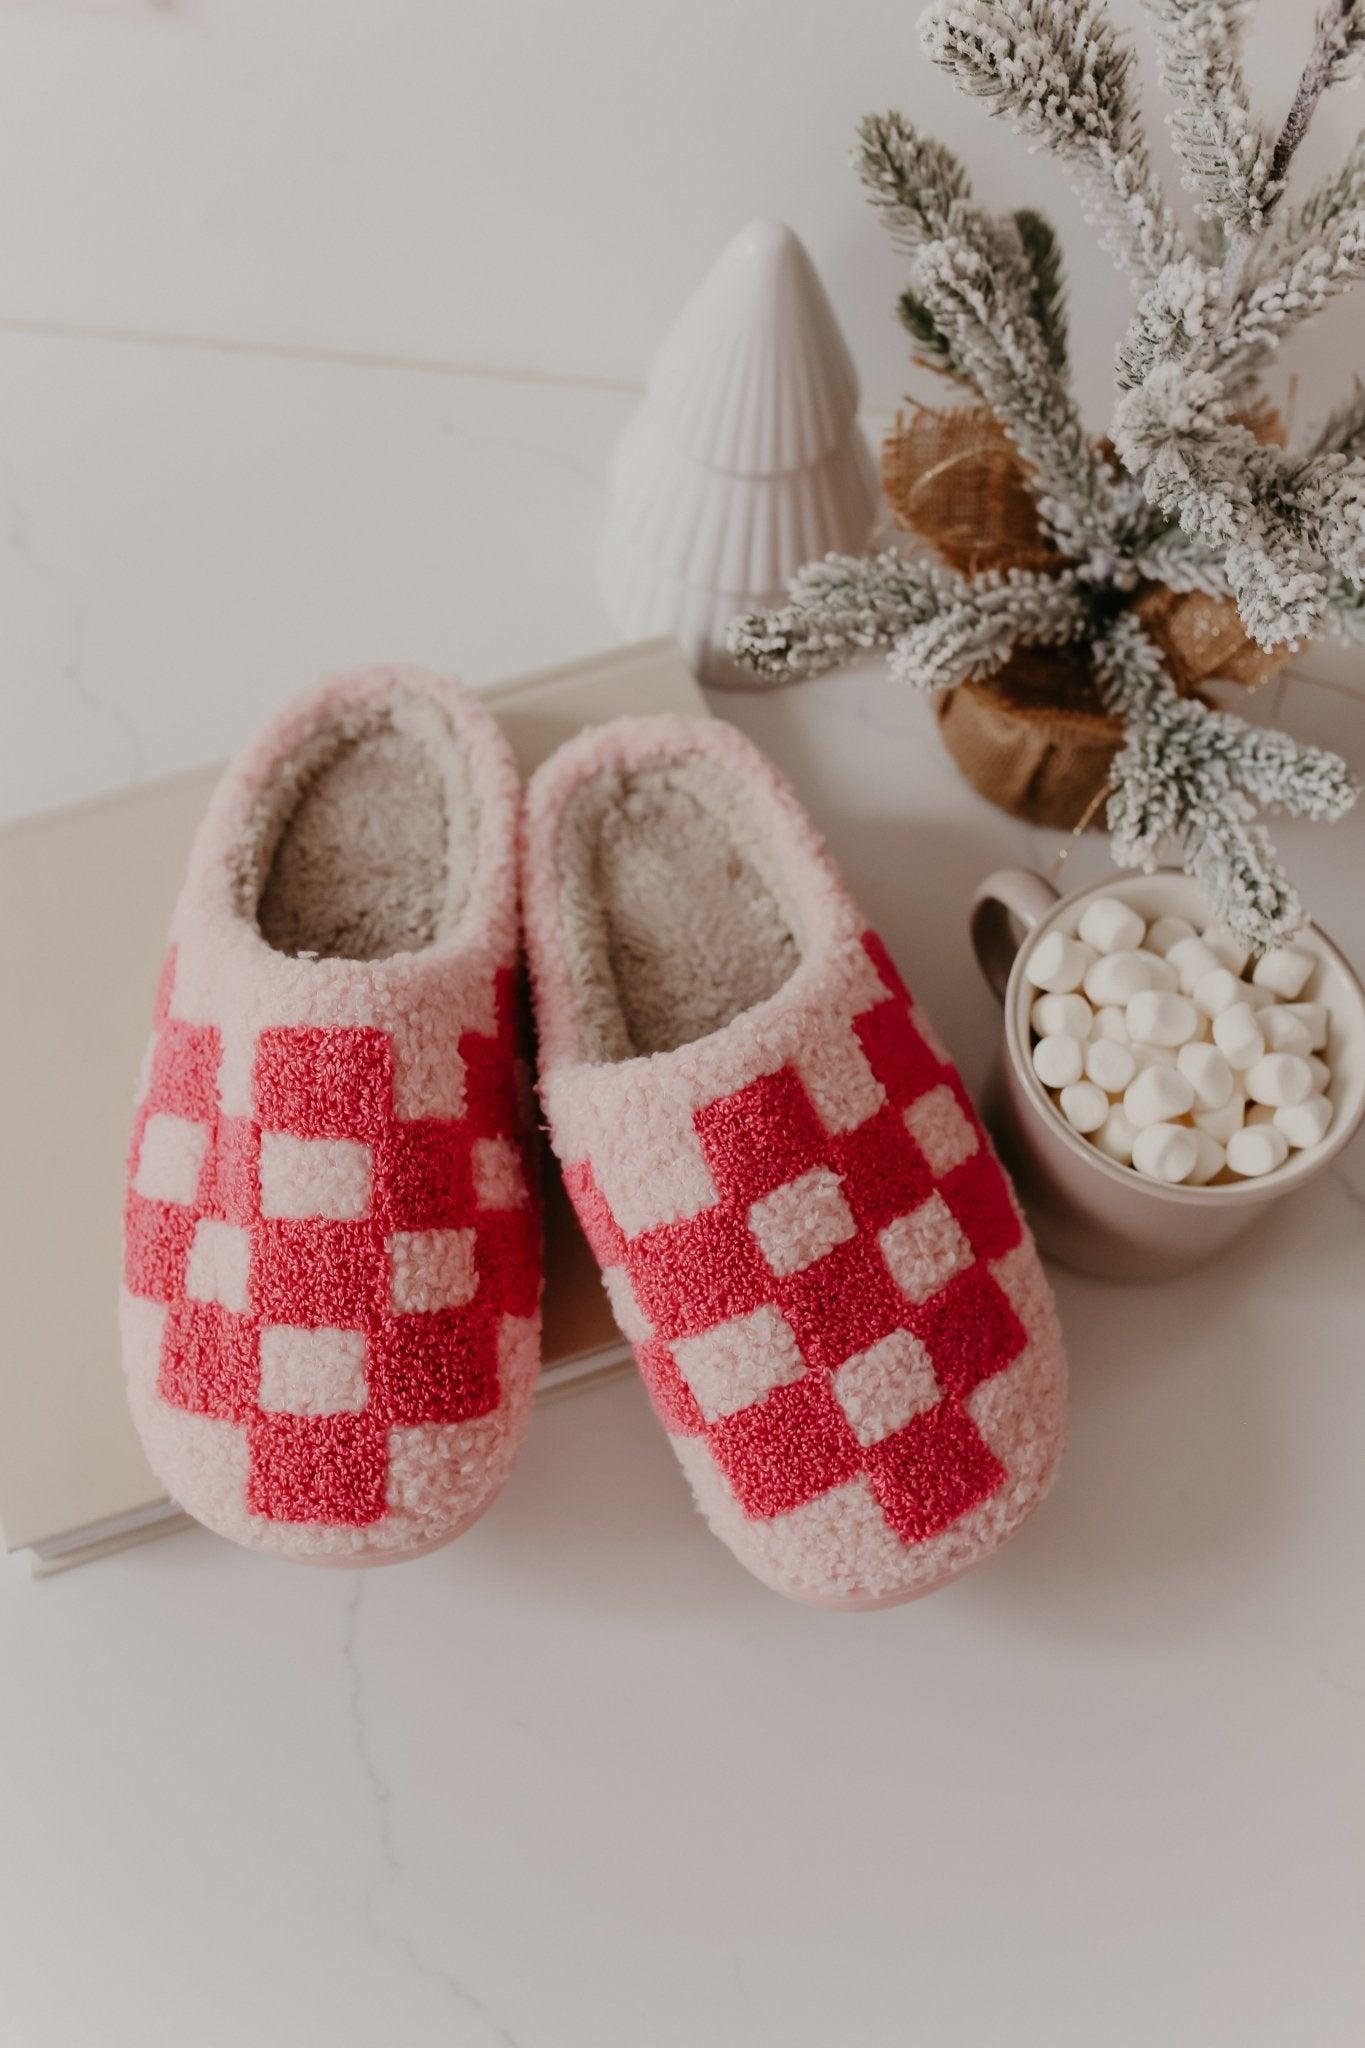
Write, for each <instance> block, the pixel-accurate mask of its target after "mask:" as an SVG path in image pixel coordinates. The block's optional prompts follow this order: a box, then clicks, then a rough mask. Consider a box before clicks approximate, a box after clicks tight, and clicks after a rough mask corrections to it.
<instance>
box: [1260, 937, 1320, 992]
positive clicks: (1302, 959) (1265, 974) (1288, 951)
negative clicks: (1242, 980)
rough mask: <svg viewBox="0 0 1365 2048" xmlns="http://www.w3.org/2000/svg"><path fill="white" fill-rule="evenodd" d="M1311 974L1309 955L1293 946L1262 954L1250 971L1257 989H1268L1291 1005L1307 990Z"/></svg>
mask: <svg viewBox="0 0 1365 2048" xmlns="http://www.w3.org/2000/svg"><path fill="white" fill-rule="evenodd" d="M1312 972H1313V955H1312V954H1311V953H1301V952H1299V950H1298V948H1297V947H1295V946H1277V947H1276V948H1275V950H1274V951H1273V952H1271V953H1262V955H1261V957H1260V959H1259V960H1258V961H1257V962H1256V965H1255V966H1254V967H1253V969H1252V970H1251V979H1252V980H1253V982H1254V983H1255V984H1256V986H1257V988H1268V989H1270V990H1271V991H1272V992H1273V993H1274V994H1275V995H1277V996H1279V997H1280V999H1281V1000H1282V1001H1283V1002H1286V1003H1292V1002H1294V1001H1295V1000H1296V998H1297V997H1299V996H1301V995H1302V994H1303V992H1304V990H1305V989H1306V988H1307V986H1308V977H1309V975H1310V974H1311V973H1312Z"/></svg>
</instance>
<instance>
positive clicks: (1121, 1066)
mask: <svg viewBox="0 0 1365 2048" xmlns="http://www.w3.org/2000/svg"><path fill="white" fill-rule="evenodd" d="M1085 1073H1086V1079H1087V1080H1089V1081H1093V1082H1094V1084H1095V1086H1096V1087H1097V1088H1103V1090H1104V1092H1105V1094H1106V1095H1122V1093H1123V1091H1124V1089H1125V1088H1126V1087H1127V1086H1128V1083H1129V1082H1130V1081H1131V1080H1132V1079H1133V1077H1134V1076H1135V1074H1136V1073H1137V1061H1136V1060H1135V1059H1134V1058H1133V1054H1132V1049H1131V1047H1129V1046H1126V1045H1121V1044H1120V1043H1119V1041H1118V1039H1116V1038H1100V1039H1097V1040H1096V1041H1095V1043H1094V1044H1093V1045H1088V1046H1087V1047H1086V1049H1085Z"/></svg>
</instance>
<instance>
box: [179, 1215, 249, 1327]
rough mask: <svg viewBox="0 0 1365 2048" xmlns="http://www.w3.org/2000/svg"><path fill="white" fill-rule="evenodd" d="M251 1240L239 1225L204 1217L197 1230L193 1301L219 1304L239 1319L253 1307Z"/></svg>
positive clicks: (189, 1281)
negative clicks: (250, 1304)
mask: <svg viewBox="0 0 1365 2048" xmlns="http://www.w3.org/2000/svg"><path fill="white" fill-rule="evenodd" d="M250 1275H251V1238H250V1236H249V1235H248V1233H247V1232H246V1231H245V1230H239V1229H238V1228H237V1227H236V1225H235V1224H232V1223H219V1222H217V1221H216V1220H215V1219H214V1218H213V1217H211V1216H206V1217H203V1218H202V1219H201V1220H200V1221H199V1222H198V1223H196V1225H195V1227H194V1239H193V1242H192V1243H191V1245H190V1256H189V1263H188V1265H187V1266H186V1269H185V1292H186V1294H187V1295H188V1296H189V1298H190V1300H191V1301H216V1302H218V1303H219V1304H220V1305H221V1306H222V1307H223V1308H228V1309H231V1310H232V1311H233V1312H234V1313H235V1314H237V1315H244V1314H245V1313H246V1310H247V1308H248V1306H249V1303H250Z"/></svg>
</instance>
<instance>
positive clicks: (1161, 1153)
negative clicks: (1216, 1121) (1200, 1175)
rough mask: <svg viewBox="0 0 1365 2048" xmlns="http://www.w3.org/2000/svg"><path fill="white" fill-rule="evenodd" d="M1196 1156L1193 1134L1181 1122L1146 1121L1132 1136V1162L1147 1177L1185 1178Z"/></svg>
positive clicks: (1195, 1142)
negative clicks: (1156, 1122) (1153, 1122)
mask: <svg viewBox="0 0 1365 2048" xmlns="http://www.w3.org/2000/svg"><path fill="white" fill-rule="evenodd" d="M1198 1156H1199V1145H1198V1141H1197V1138H1196V1134H1195V1133H1194V1132H1193V1131H1187V1130H1186V1129H1185V1127H1184V1125H1183V1124H1148V1125H1147V1127H1146V1129H1145V1130H1140V1131H1139V1132H1138V1134H1137V1136H1136V1138H1135V1139H1134V1140H1133V1164H1134V1166H1135V1167H1136V1168H1137V1170H1138V1172H1139V1173H1145V1174H1146V1175H1147V1178H1148V1179H1149V1180H1164V1181H1169V1182H1175V1181H1179V1180H1188V1178H1189V1176H1190V1175H1191V1173H1193V1171H1194V1165H1195V1161H1196V1159H1197V1158H1198Z"/></svg>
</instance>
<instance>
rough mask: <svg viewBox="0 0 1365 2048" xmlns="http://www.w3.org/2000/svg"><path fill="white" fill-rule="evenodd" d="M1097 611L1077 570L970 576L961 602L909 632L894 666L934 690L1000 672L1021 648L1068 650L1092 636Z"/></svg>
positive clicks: (895, 649) (904, 678)
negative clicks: (1067, 572)
mask: <svg viewBox="0 0 1365 2048" xmlns="http://www.w3.org/2000/svg"><path fill="white" fill-rule="evenodd" d="M1092 618H1093V614H1092V610H1091V606H1090V605H1089V603H1088V602H1087V601H1086V596H1085V592H1084V589H1083V587H1082V586H1081V585H1080V583H1079V582H1078V580H1077V578H1076V577H1075V576H1072V575H1067V574H1062V575H1060V576H1040V575H1037V574H1035V573H1034V572H1033V571H1031V570H1026V569H1011V570H1007V571H1005V572H1004V573H1003V574H1002V573H1000V572H999V571H990V572H988V573H986V574H985V575H981V576H978V577H976V578H975V579H974V581H972V582H971V583H967V582H966V581H965V580H964V582H963V585H962V591H961V595H960V596H959V597H958V598H957V599H956V601H954V602H949V603H946V604H941V605H940V606H939V607H938V609H937V610H936V611H935V612H934V613H933V615H932V617H930V618H928V619H925V620H923V621H922V622H919V623H917V624H915V625H913V626H910V627H908V628H907V629H906V630H905V631H904V632H902V633H901V634H900V635H899V636H898V638H897V639H896V641H895V643H894V644H893V646H892V649H891V658H890V663H889V667H890V670H891V673H892V675H893V676H895V677H896V678H897V679H898V680H899V681H901V682H906V683H910V684H912V685H913V686H914V687H915V688H916V689H918V690H924V691H926V692H928V693H930V694H934V693H936V692H938V691H940V690H952V689H956V687H957V686H958V684H959V683H965V682H968V681H970V680H971V678H972V677H974V676H975V677H980V676H990V675H995V674H997V673H998V672H999V671H1000V670H1001V669H1002V668H1004V666H1005V664H1006V663H1007V662H1008V661H1009V659H1010V657H1011V656H1012V655H1013V654H1014V652H1015V650H1016V649H1017V648H1020V647H1065V646H1068V645H1070V644H1071V643H1072V642H1074V641H1077V640H1084V639H1086V638H1087V637H1088V636H1089V633H1090V631H1091V625H1092Z"/></svg>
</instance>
